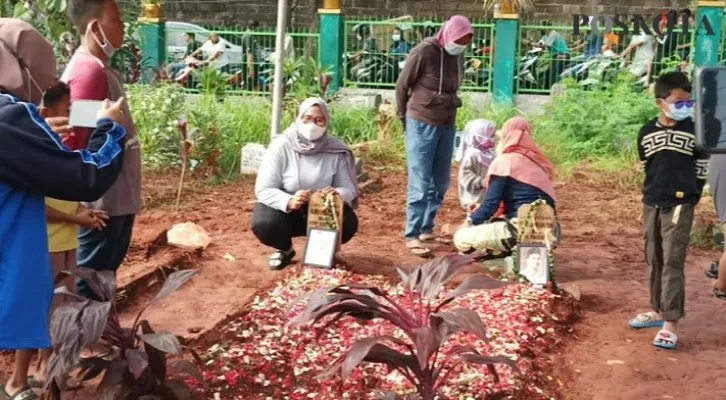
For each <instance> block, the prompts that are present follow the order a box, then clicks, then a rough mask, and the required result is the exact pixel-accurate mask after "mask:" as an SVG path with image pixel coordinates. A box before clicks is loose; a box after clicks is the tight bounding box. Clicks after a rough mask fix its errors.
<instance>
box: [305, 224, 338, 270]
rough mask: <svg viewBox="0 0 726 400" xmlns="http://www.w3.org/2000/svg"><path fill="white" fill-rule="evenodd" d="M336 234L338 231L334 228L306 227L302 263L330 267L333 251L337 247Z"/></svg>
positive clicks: (331, 266)
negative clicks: (306, 234) (306, 233)
mask: <svg viewBox="0 0 726 400" xmlns="http://www.w3.org/2000/svg"><path fill="white" fill-rule="evenodd" d="M338 234H339V233H338V231H337V230H334V229H321V228H310V229H308V236H307V241H306V242H305V254H304V255H303V265H304V266H308V267H318V268H325V269H332V268H333V260H334V259H335V252H336V251H337V248H338Z"/></svg>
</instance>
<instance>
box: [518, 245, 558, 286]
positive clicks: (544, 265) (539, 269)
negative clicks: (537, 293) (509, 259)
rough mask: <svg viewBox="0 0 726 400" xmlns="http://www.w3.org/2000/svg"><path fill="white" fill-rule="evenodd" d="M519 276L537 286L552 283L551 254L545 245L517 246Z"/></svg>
mask: <svg viewBox="0 0 726 400" xmlns="http://www.w3.org/2000/svg"><path fill="white" fill-rule="evenodd" d="M517 265H518V266H519V274H520V275H522V276H523V277H525V278H527V280H528V281H529V282H530V283H531V284H533V285H536V286H546V285H547V284H548V283H549V281H550V267H549V252H548V251H547V246H545V245H543V244H520V245H518V246H517Z"/></svg>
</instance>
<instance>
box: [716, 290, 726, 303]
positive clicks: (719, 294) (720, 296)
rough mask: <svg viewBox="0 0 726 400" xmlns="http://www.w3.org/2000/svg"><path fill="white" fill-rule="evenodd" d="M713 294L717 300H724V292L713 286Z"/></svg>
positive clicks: (725, 298) (725, 294)
mask: <svg viewBox="0 0 726 400" xmlns="http://www.w3.org/2000/svg"><path fill="white" fill-rule="evenodd" d="M713 295H714V296H716V298H717V299H719V300H726V292H724V291H723V290H721V289H719V288H713Z"/></svg>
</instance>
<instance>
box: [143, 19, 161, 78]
mask: <svg viewBox="0 0 726 400" xmlns="http://www.w3.org/2000/svg"><path fill="white" fill-rule="evenodd" d="M139 32H140V33H141V57H142V58H141V60H142V63H141V65H142V74H141V78H142V81H143V82H144V83H150V82H151V81H153V79H154V76H155V74H156V72H157V71H158V70H159V69H160V68H161V67H162V65H164V64H165V63H166V52H167V49H166V20H165V19H164V17H163V15H162V14H161V13H160V12H159V13H158V14H156V15H155V16H154V17H148V16H143V17H141V18H139Z"/></svg>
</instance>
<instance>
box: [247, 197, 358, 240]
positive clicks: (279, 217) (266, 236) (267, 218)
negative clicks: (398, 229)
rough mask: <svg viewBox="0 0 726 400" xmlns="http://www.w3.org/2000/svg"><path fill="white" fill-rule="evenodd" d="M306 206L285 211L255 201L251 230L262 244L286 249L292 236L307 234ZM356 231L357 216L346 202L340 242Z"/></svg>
mask: <svg viewBox="0 0 726 400" xmlns="http://www.w3.org/2000/svg"><path fill="white" fill-rule="evenodd" d="M307 226H308V207H307V205H306V206H303V208H301V209H300V210H298V211H294V212H291V213H285V212H282V211H280V210H276V209H274V208H271V207H268V206H266V205H264V204H262V203H257V205H256V206H255V211H254V212H253V213H252V232H253V233H254V234H255V236H256V237H257V239H258V240H259V241H260V242H262V244H264V245H266V246H269V247H273V248H275V249H277V250H281V251H287V250H290V248H291V247H292V238H294V237H301V236H307V233H308V232H307ZM357 231H358V216H356V215H355V211H353V208H351V207H350V206H349V205H348V204H345V205H344V206H343V232H342V235H343V237H342V242H343V243H348V242H349V241H350V239H353V236H355V233H356V232H357Z"/></svg>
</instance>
